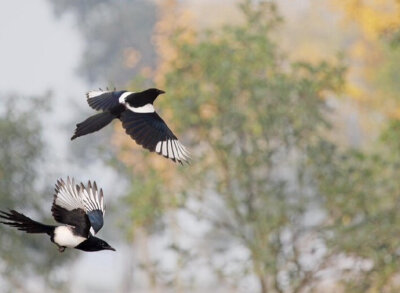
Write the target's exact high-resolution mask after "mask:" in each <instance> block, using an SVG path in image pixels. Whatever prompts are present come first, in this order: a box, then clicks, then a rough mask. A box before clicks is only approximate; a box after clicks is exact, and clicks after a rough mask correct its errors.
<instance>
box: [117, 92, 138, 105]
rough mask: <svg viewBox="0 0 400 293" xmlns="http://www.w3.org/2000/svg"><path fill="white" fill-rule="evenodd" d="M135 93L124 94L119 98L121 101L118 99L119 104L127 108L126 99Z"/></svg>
mask: <svg viewBox="0 0 400 293" xmlns="http://www.w3.org/2000/svg"><path fill="white" fill-rule="evenodd" d="M133 93H134V92H125V93H123V94H122V95H121V96H120V97H119V99H118V101H119V103H120V104H124V105H125V106H126V104H125V99H126V97H127V96H129V95H131V94H133Z"/></svg>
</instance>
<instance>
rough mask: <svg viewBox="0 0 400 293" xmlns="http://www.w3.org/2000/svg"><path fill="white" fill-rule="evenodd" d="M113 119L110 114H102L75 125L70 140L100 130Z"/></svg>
mask: <svg viewBox="0 0 400 293" xmlns="http://www.w3.org/2000/svg"><path fill="white" fill-rule="evenodd" d="M114 118H116V117H115V115H113V114H111V113H110V112H102V113H99V114H96V115H93V116H91V117H89V118H88V119H86V120H85V121H83V122H81V123H78V124H77V125H76V129H75V133H74V135H73V136H72V137H71V140H73V139H75V138H77V137H79V136H82V135H86V134H89V133H92V132H95V131H98V130H100V129H102V128H103V127H104V126H106V125H108V124H109V123H110V122H111V121H112V120H113V119H114Z"/></svg>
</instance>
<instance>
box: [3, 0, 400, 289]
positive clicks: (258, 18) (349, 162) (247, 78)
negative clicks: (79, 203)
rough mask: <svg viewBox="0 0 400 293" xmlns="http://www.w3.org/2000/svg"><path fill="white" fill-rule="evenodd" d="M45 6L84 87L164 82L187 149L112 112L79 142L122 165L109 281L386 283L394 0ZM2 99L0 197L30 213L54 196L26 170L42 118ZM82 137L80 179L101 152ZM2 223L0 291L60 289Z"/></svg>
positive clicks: (39, 150)
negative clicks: (62, 23) (132, 129)
mask: <svg viewBox="0 0 400 293" xmlns="http://www.w3.org/2000/svg"><path fill="white" fill-rule="evenodd" d="M49 3H51V5H52V7H53V9H54V12H55V13H56V15H58V16H60V15H66V14H69V13H71V14H72V15H73V16H74V21H75V24H76V27H79V29H80V33H81V37H82V39H83V42H84V44H85V48H84V52H83V57H82V62H81V64H80V71H79V72H80V74H81V76H82V77H84V79H85V80H87V81H89V83H90V84H88V85H87V87H88V89H91V88H97V87H99V86H100V87H104V86H105V84H104V83H108V84H110V85H116V86H117V87H118V88H120V87H125V86H126V85H127V87H128V88H130V89H131V90H134V91H136V90H138V89H142V88H145V87H149V86H153V85H155V86H157V87H160V88H162V89H165V90H166V91H167V95H165V96H162V97H160V99H159V100H157V103H156V108H157V110H158V109H160V110H162V111H160V112H161V115H162V116H163V117H164V118H165V120H167V121H168V124H169V125H171V128H172V129H174V131H175V132H176V133H177V134H178V136H179V138H180V139H182V141H183V142H184V143H185V144H188V145H189V147H190V149H191V150H192V153H193V154H194V158H193V164H192V165H191V166H184V167H180V166H173V165H172V163H171V162H169V161H167V160H165V159H163V158H159V157H158V156H156V155H154V154H150V153H147V152H145V151H143V150H142V149H141V148H140V147H138V146H136V145H135V143H134V142H132V141H131V140H130V138H129V137H127V136H126V134H125V133H124V131H123V130H122V129H121V127H120V125H119V123H115V125H116V127H115V128H114V129H112V128H109V130H110V131H113V136H112V138H109V136H108V135H107V131H106V132H102V133H98V134H94V135H93V136H92V137H90V138H88V141H89V140H90V143H91V145H96V144H97V143H98V144H99V145H102V147H101V149H102V152H103V153H104V154H105V156H104V157H105V158H106V159H107V163H109V162H110V161H111V162H112V164H113V166H116V170H117V171H118V172H119V174H120V176H119V177H118V178H117V180H118V181H116V180H114V181H113V189H112V191H113V192H114V191H115V190H116V189H118V187H120V186H121V185H124V183H122V184H121V182H123V181H124V179H127V180H126V181H127V182H129V183H128V188H127V189H125V188H123V189H124V190H126V192H125V194H124V196H123V197H122V198H121V199H120V201H119V202H117V203H116V204H115V205H114V209H113V207H111V209H109V210H110V212H109V213H107V219H108V220H107V221H109V220H110V221H109V222H108V223H111V222H113V221H111V220H116V221H118V220H119V223H120V226H119V228H120V229H119V230H120V231H121V233H122V234H123V236H125V237H122V238H121V239H122V240H121V242H122V244H121V246H123V245H126V246H128V247H127V248H126V250H123V249H121V254H122V255H124V261H125V260H126V262H125V263H122V264H121V263H118V265H121V266H126V267H124V269H122V270H121V271H123V274H125V276H124V277H121V276H119V275H117V270H115V272H113V273H114V274H115V275H113V279H115V280H121V281H120V283H121V284H119V283H118V281H116V283H118V284H117V287H116V288H117V289H118V290H120V291H121V292H132V291H133V290H140V289H142V290H144V291H145V292H148V291H154V292H156V291H166V290H171V291H174V292H187V291H190V292H196V291H197V292H204V291H207V292H210V291H216V290H218V289H219V290H220V291H222V292H258V291H260V292H329V291H328V290H331V291H330V292H340V291H343V292H397V291H399V288H398V279H399V274H398V271H399V267H398V260H397V259H398V253H399V252H398V250H399V248H400V247H399V243H398V240H397V237H396V235H397V234H398V229H397V226H398V225H397V224H398V223H397V222H398V219H397V218H398V217H397V213H396V211H397V208H398V197H399V186H398V179H397V174H398V168H399V167H398V166H399V153H398V150H399V143H398V142H399V139H400V137H399V135H398V133H399V123H398V118H399V117H400V116H399V111H398V105H399V104H398V89H399V84H400V80H399V77H398V67H399V66H397V65H398V61H399V60H400V59H399V57H398V52H399V51H398V50H399V49H398V45H396V38H397V36H398V30H399V18H398V9H399V6H398V1H394V0H387V1H383V0H379V1H353V0H351V1H319V0H304V1H298V2H296V3H300V4H296V5H295V4H293V3H294V2H293V1H290V0H288V1H284V0H283V1H279V2H278V1H275V2H274V1H234V0H232V1H229V0H226V1H222V0H221V1H218V3H217V2H216V1H206V0H204V1H201V2H200V1H191V0H186V1H176V0H164V1H154V2H153V1H144V0H143V1H142V0H135V1H125V0H121V1H109V0H102V1H92V0H86V1H78V2H76V1H72V2H71V1H64V0H57V1H51V2H49ZM204 3H205V4H204ZM237 3H241V5H240V8H239V9H237V8H236V7H237V5H236V4H237ZM273 3H276V4H277V5H274V4H273ZM278 8H280V11H278ZM281 15H283V16H284V17H285V18H286V19H285V22H283V19H282V18H281ZM342 20H345V21H343V22H340V21H342ZM288 24H290V25H291V26H292V29H293V28H296V30H288V29H287V27H288ZM337 51H341V52H342V56H343V58H342V59H340V58H337V54H336V53H337ZM324 60H325V61H324ZM343 64H346V67H347V68H348V70H344V66H343ZM137 74H140V76H137ZM6 101H8V102H4V103H3V100H2V101H1V102H0V104H1V105H2V106H3V105H4V107H2V108H1V110H2V112H1V115H3V116H1V117H5V118H4V119H5V120H4V121H6V122H4V123H5V124H4V125H5V127H4V128H1V129H2V130H1V131H3V132H4V135H3V133H2V140H1V141H0V143H1V144H3V145H2V153H0V155H1V156H2V157H1V162H0V170H1V172H0V178H1V179H2V180H1V181H0V184H1V187H2V191H1V194H2V196H1V198H0V199H1V201H2V202H1V204H2V206H4V207H8V206H10V207H17V206H18V207H23V208H24V209H26V210H29V211H30V212H33V215H36V216H38V218H41V216H42V215H48V208H44V207H45V205H43V207H41V205H40V204H38V203H39V202H41V196H46V197H45V198H46V207H49V202H48V197H47V196H48V195H49V194H51V192H50V193H49V192H41V188H39V187H38V184H37V183H35V182H37V181H38V179H40V178H38V177H39V175H38V174H37V173H36V171H35V170H36V169H37V168H40V166H41V163H40V159H39V158H40V154H42V155H43V144H44V141H43V140H41V139H40V133H41V126H40V125H39V123H33V122H32V121H35V118H34V116H35V113H33V112H32V111H30V112H28V110H26V111H25V108H24V107H22V108H21V107H20V104H21V105H22V104H24V103H19V102H17V103H18V106H15V105H14V104H12V103H13V102H12V101H11V99H10V100H9V99H6ZM84 103H85V102H84V96H83V94H82V104H79V107H81V106H82V105H83V104H84ZM6 105H9V106H6ZM21 109H22V110H21ZM3 110H4V111H3ZM75 110H76V109H75ZM88 110H89V109H88ZM74 113H76V112H74ZM39 115H40V114H39ZM71 115H72V114H71ZM74 118H75V117H74ZM2 119H3V118H2ZM27 119H29V123H26V120H27ZM1 121H3V120H1ZM74 122H76V121H75V120H74ZM1 123H2V124H1V125H3V122H1ZM70 125H73V122H72V121H71V123H70ZM70 125H69V126H68V127H70ZM72 128H73V127H72ZM11 130H13V131H11ZM15 133H18V135H15ZM3 137H4V139H3ZM96 138H101V139H102V140H99V141H96V143H93V141H94V140H96ZM109 139H110V140H111V142H112V147H111V150H112V151H110V147H109V143H108V140H109ZM78 144H79V143H78ZM14 145H16V146H17V147H15V148H14ZM80 146H82V150H84V151H85V152H82V154H83V155H82V156H81V157H82V158H85V160H82V162H83V164H82V167H83V168H82V169H84V170H85V176H89V177H91V176H92V174H91V172H90V171H88V170H87V169H86V167H88V166H93V165H94V163H93V160H94V159H95V158H96V159H98V155H97V154H98V152H94V151H93V148H88V147H87V144H86V142H85V141H82V142H81V144H80ZM115 150H116V155H117V157H115V156H114V151H115ZM89 153H90V156H88V154H89ZM74 156H75V157H77V155H76V152H75V153H74ZM22 158H23V159H24V161H22ZM35 158H38V159H35ZM92 159H93V160H92ZM110 159H111V160H110ZM3 162H4V163H3ZM38 166H39V167H38ZM4 168H7V170H5V169H4ZM101 169H102V168H101ZM13 170H14V171H13ZM102 170H104V169H102ZM13 174H14V175H13ZM21 178H24V179H21ZM3 179H4V180H3ZM100 179H101V180H102V181H104V180H106V179H109V175H108V174H106V173H105V172H104V173H103V177H101V178H100ZM22 180H23V182H24V184H23V185H22V184H17V183H19V182H22ZM49 184H50V183H47V182H46V186H49ZM3 185H4V187H3ZM39 185H40V184H39ZM33 191H34V192H33ZM28 194H29V198H28V197H24V196H28ZM11 195H12V196H11ZM32 198H35V201H32V202H31V201H30V199H32ZM25 199H26V200H25ZM42 209H44V211H43V213H42ZM44 212H46V214H44ZM112 218H113V219H112ZM112 225H113V224H111V226H112ZM0 229H2V230H1V232H2V235H10V237H1V238H0V242H1V246H2V247H1V248H0V253H1V263H2V266H1V267H0V269H1V270H2V272H4V273H3V278H2V280H3V282H5V284H7V288H6V290H9V291H11V290H12V289H13V288H15V287H16V286H17V285H19V286H21V287H20V291H23V290H24V289H25V290H26V291H29V290H30V289H31V288H30V287H29V288H28V286H30V284H31V283H29V284H26V283H24V282H21V281H20V280H21V277H22V276H23V275H22V274H20V273H21V272H27V273H29V274H30V275H35V276H36V273H39V275H37V278H42V277H41V276H43V275H44V276H46V277H45V279H40V280H45V281H46V282H47V281H52V282H54V284H53V286H54V287H53V288H54V291H58V287H57V286H59V284H61V283H58V281H60V282H61V281H62V280H64V279H66V278H68V273H66V274H64V275H63V277H60V275H58V274H55V273H52V274H47V272H50V271H52V269H55V268H61V269H62V267H59V266H58V262H60V263H61V262H63V263H64V261H65V259H64V258H65V257H64V255H61V256H60V255H57V258H54V259H53V258H52V256H53V253H54V252H55V250H53V249H52V248H53V247H51V245H50V244H49V243H48V242H45V239H43V246H41V245H42V242H41V241H42V240H41V239H38V238H37V237H30V238H29V239H28V238H27V241H31V242H29V245H28V247H26V246H23V245H22V242H19V241H22V239H23V238H21V234H20V233H18V232H16V231H10V229H7V230H6V229H4V228H3V227H0ZM3 230H4V232H3ZM116 238H118V237H115V239H116ZM11 244H12V245H11ZM38 247H41V248H43V247H46V249H47V248H48V249H49V251H44V250H40V251H39V249H38ZM14 249H16V250H18V249H19V250H20V251H21V253H20V254H16V253H15V252H14ZM127 251H128V252H127ZM68 253H70V256H71V255H82V254H75V253H74V252H68ZM85 257H86V258H87V256H86V255H85ZM101 257H102V255H96V256H95V258H96V260H100V261H99V262H100V263H101V260H102V258H101ZM92 260H93V259H92ZM114 264H115V263H114ZM36 265H37V266H38V267H40V269H41V270H40V271H39V272H36V273H35V271H34V269H35V268H36ZM77 269H78V268H77ZM56 271H57V270H56ZM42 273H43V275H42ZM85 276H86V277H87V275H85ZM76 277H79V276H76ZM80 277H81V278H82V279H83V278H84V277H82V276H80ZM35 278H36V277H34V280H36V279H35ZM85 281H87V280H86V279H85ZM96 281H97V280H96ZM43 283H44V282H43ZM96 286H97V287H96V288H100V287H101V288H102V286H103V284H100V283H97V282H96ZM61 287H62V286H61V285H60V288H61ZM27 288H28V289H27ZM1 289H3V288H1ZM113 289H115V288H114V287H113ZM50 290H51V289H50ZM104 290H107V289H104ZM115 290H116V289H115ZM115 290H114V291H115ZM110 291H111V290H110Z"/></svg>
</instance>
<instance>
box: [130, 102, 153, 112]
mask: <svg viewBox="0 0 400 293" xmlns="http://www.w3.org/2000/svg"><path fill="white" fill-rule="evenodd" d="M125 106H126V107H127V108H128V109H129V110H131V111H132V112H135V113H154V107H153V105H152V104H146V105H144V106H142V107H132V106H130V105H128V104H125Z"/></svg>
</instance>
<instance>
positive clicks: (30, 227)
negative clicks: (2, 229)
mask: <svg viewBox="0 0 400 293" xmlns="http://www.w3.org/2000/svg"><path fill="white" fill-rule="evenodd" d="M0 219H3V220H2V221H0V223H2V224H5V225H9V226H11V227H15V228H17V229H18V230H21V231H25V232H27V233H46V234H48V235H51V233H52V232H53V231H54V228H55V226H49V225H45V224H42V223H39V222H36V221H34V220H32V219H31V218H28V217H27V216H25V215H23V214H21V213H18V212H17V211H14V210H10V211H9V212H8V213H7V212H3V211H0Z"/></svg>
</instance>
